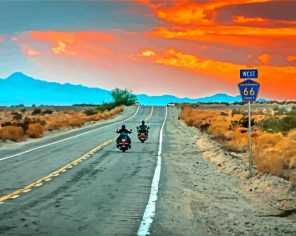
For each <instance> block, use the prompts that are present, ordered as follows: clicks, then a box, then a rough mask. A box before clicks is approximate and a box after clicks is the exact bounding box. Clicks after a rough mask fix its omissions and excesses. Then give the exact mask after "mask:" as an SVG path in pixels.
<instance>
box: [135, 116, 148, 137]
mask: <svg viewBox="0 0 296 236" xmlns="http://www.w3.org/2000/svg"><path fill="white" fill-rule="evenodd" d="M148 129H149V127H148V126H147V125H145V121H144V120H143V121H142V122H141V124H140V125H139V126H137V130H138V136H139V135H140V134H141V133H145V135H146V136H147V137H148Z"/></svg>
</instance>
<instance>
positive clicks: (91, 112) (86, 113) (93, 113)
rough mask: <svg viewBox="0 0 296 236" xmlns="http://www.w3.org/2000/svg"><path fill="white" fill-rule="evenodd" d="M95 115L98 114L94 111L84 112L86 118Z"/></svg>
mask: <svg viewBox="0 0 296 236" xmlns="http://www.w3.org/2000/svg"><path fill="white" fill-rule="evenodd" d="M97 113H98V111H96V110H94V109H87V110H85V111H84V114H85V115H87V116H91V115H95V114H97Z"/></svg>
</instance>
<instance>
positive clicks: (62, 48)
mask: <svg viewBox="0 0 296 236" xmlns="http://www.w3.org/2000/svg"><path fill="white" fill-rule="evenodd" d="M51 51H52V52H53V53H54V54H69V55H76V54H77V52H76V51H70V50H68V48H67V45H66V44H65V43H63V42H58V45H57V46H56V47H53V48H52V49H51Z"/></svg>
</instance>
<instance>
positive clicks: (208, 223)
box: [152, 108, 296, 235]
mask: <svg viewBox="0 0 296 236" xmlns="http://www.w3.org/2000/svg"><path fill="white" fill-rule="evenodd" d="M178 115H179V111H178V110H177V109H176V108H170V109H169V114H168V120H167V124H166V129H165V135H166V136H165V137H164V152H163V159H162V160H163V164H162V175H161V180H160V183H161V185H160V192H159V194H160V195H159V202H158V204H157V208H156V217H155V221H154V225H153V229H152V235H239V234H247V235H266V234H269V235H295V234H296V226H295V224H294V223H293V221H292V220H291V219H288V218H284V217H274V216H272V215H273V214H276V213H277V212H276V211H275V212H273V209H272V208H270V207H266V205H260V204H258V202H254V201H252V199H250V198H248V197H247V196H246V195H244V194H243V193H242V189H243V188H244V185H243V182H242V181H241V179H239V178H235V177H234V176H232V175H230V174H229V173H222V172H220V171H219V169H218V168H217V166H216V165H215V164H213V163H210V162H209V161H208V160H206V159H204V158H203V153H204V150H202V149H201V148H199V147H198V146H197V145H196V140H199V139H200V138H201V136H200V133H199V132H195V130H193V129H190V128H187V127H186V126H184V125H182V124H181V122H179V121H178Z"/></svg>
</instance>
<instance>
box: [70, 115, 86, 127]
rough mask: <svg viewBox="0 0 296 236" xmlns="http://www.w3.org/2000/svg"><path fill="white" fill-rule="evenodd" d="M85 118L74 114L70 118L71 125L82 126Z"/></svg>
mask: <svg viewBox="0 0 296 236" xmlns="http://www.w3.org/2000/svg"><path fill="white" fill-rule="evenodd" d="M84 123H85V120H84V119H83V118H82V117H78V116H72V117H70V118H69V125H70V126H72V127H82V126H83V125H84Z"/></svg>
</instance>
